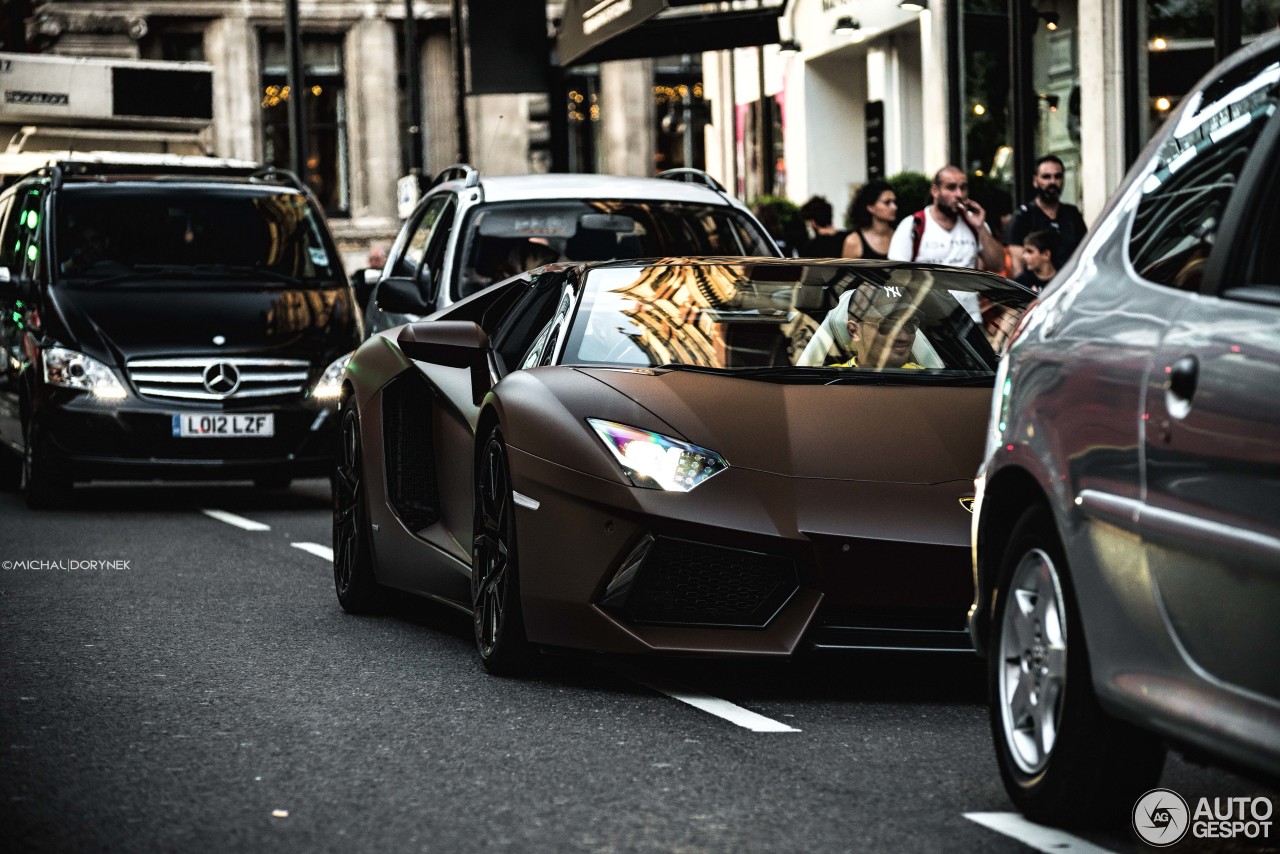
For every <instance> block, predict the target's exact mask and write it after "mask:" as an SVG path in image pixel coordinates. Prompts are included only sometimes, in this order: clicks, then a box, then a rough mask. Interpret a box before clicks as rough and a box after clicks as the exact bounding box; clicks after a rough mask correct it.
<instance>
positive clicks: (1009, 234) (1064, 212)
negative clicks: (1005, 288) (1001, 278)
mask: <svg viewBox="0 0 1280 854" xmlns="http://www.w3.org/2000/svg"><path fill="white" fill-rule="evenodd" d="M1063 177H1064V169H1063V165H1062V161H1061V160H1059V159H1058V158H1057V157H1055V156H1054V155H1052V154H1046V155H1045V156H1044V157H1041V158H1040V159H1039V160H1037V161H1036V174H1035V177H1033V178H1032V179H1031V185H1032V186H1033V187H1035V190H1036V197H1035V198H1034V199H1032V200H1031V201H1030V202H1027V203H1026V204H1025V205H1020V206H1019V207H1018V209H1017V210H1016V211H1014V212H1013V217H1012V218H1011V219H1010V220H1009V227H1008V228H1007V229H1006V230H1005V233H1004V242H1005V245H1006V246H1008V247H1009V260H1010V262H1011V263H1010V270H1009V275H1010V276H1014V277H1016V276H1017V275H1018V274H1019V273H1021V272H1022V271H1023V270H1024V269H1025V266H1026V265H1025V264H1024V263H1023V260H1022V244H1023V242H1024V241H1025V240H1026V239H1027V235H1028V234H1030V233H1031V232H1033V231H1043V230H1045V229H1051V230H1053V231H1054V232H1056V233H1057V235H1058V240H1059V245H1058V251H1056V252H1054V253H1053V259H1054V263H1055V264H1056V265H1057V266H1059V267H1061V266H1062V264H1063V263H1064V262H1065V261H1066V260H1067V259H1068V258H1070V257H1071V255H1072V253H1073V252H1075V251H1076V247H1077V246H1079V245H1080V241H1081V240H1083V239H1084V234H1085V231H1086V230H1087V229H1086V227H1085V224H1084V217H1083V216H1081V215H1080V209H1079V208H1077V207H1076V206H1075V205H1069V204H1067V203H1066V202H1063V201H1059V199H1060V198H1061V196H1062V182H1063Z"/></svg>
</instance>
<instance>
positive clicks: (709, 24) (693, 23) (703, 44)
mask: <svg viewBox="0 0 1280 854" xmlns="http://www.w3.org/2000/svg"><path fill="white" fill-rule="evenodd" d="M741 5H742V4H741V3H732V4H730V3H706V2H701V1H700V0H566V2H565V6H564V19H563V22H562V24H561V27H560V33H559V35H558V36H557V38H556V50H557V53H558V54H559V56H560V65H561V66H569V65H583V64H585V63H589V62H607V61H609V60H613V59H641V58H645V57H652V56H671V55H673V54H680V53H701V52H702V51H707V50H728V49H730V48H735V47H753V46H755V45H763V44H775V43H777V41H778V16H779V15H780V14H782V10H783V8H784V4H783V3H782V2H781V0H779V2H777V3H769V4H765V3H761V4H760V5H758V6H755V7H748V8H735V7H740V6H741Z"/></svg>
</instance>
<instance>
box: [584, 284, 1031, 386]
mask: <svg viewBox="0 0 1280 854" xmlns="http://www.w3.org/2000/svg"><path fill="white" fill-rule="evenodd" d="M1030 299H1031V297H1030V296H1029V295H1026V294H1023V293H1022V292H1021V291H1018V290H1015V289H1013V288H1011V287H1005V286H1003V285H1001V284H999V283H998V282H997V281H996V280H994V279H989V278H985V277H978V276H974V275H965V274H963V273H959V272H957V273H954V274H952V273H944V272H938V271H932V270H919V269H906V268H894V267H890V266H883V267H875V266H860V265H859V266H854V265H847V266H837V265H825V266H800V265H791V266H769V265H735V264H671V265H654V266H649V267H635V268H601V269H596V270H592V271H591V272H590V273H589V275H588V280H587V285H586V290H585V292H584V295H583V304H582V308H581V309H580V310H579V312H578V315H577V317H576V319H575V321H574V325H573V329H572V331H571V334H570V337H569V341H568V346H567V348H566V352H565V355H564V360H563V361H564V362H565V363H568V364H580V363H589V364H609V365H620V366H635V367H655V366H659V365H686V366H694V367H702V368H715V369H728V370H738V369H761V368H779V367H799V368H806V367H811V368H821V367H836V368H842V369H848V370H862V371H923V372H926V373H928V372H933V373H939V372H942V373H946V372H963V373H964V374H965V375H972V374H973V373H975V372H977V373H983V374H989V373H993V372H994V370H995V367H996V364H997V361H998V355H997V354H998V352H999V350H1000V348H1001V347H1002V346H1003V344H1004V341H1005V340H1006V339H1007V338H1008V336H1009V334H1010V333H1011V332H1012V330H1013V327H1014V326H1015V325H1016V323H1017V320H1018V318H1019V317H1020V316H1021V314H1022V312H1023V311H1024V310H1025V308H1026V306H1027V304H1028V302H1029V300H1030Z"/></svg>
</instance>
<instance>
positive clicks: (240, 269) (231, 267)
mask: <svg viewBox="0 0 1280 854" xmlns="http://www.w3.org/2000/svg"><path fill="white" fill-rule="evenodd" d="M191 269H193V270H195V271H196V272H197V273H198V274H201V275H208V274H213V275H215V276H235V277H237V278H241V279H271V280H273V281H276V282H288V283H289V284H291V285H300V284H302V279H300V278H298V277H297V276H291V275H289V274H288V273H280V272H277V271H275V270H268V269H267V268H266V267H261V266H258V265H257V264H255V265H253V266H249V265H247V264H196V265H194V266H192V268H191Z"/></svg>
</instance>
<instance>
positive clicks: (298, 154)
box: [284, 0, 310, 182]
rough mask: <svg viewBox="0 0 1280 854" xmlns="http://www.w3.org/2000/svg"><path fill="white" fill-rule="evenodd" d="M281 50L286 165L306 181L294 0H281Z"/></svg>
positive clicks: (299, 38) (298, 35)
mask: <svg viewBox="0 0 1280 854" xmlns="http://www.w3.org/2000/svg"><path fill="white" fill-rule="evenodd" d="M284 51H285V59H286V61H287V62H288V64H289V75H288V83H289V101H288V104H289V154H290V157H289V168H290V169H292V170H293V172H294V174H296V175H297V176H298V177H299V178H301V179H302V180H303V181H304V182H305V181H306V180H307V168H306V167H307V149H308V148H309V147H310V145H309V142H308V134H307V108H306V103H305V101H304V100H303V99H304V98H305V92H306V75H305V74H304V72H303V67H302V27H301V25H300V24H299V23H298V0H285V3H284Z"/></svg>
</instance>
